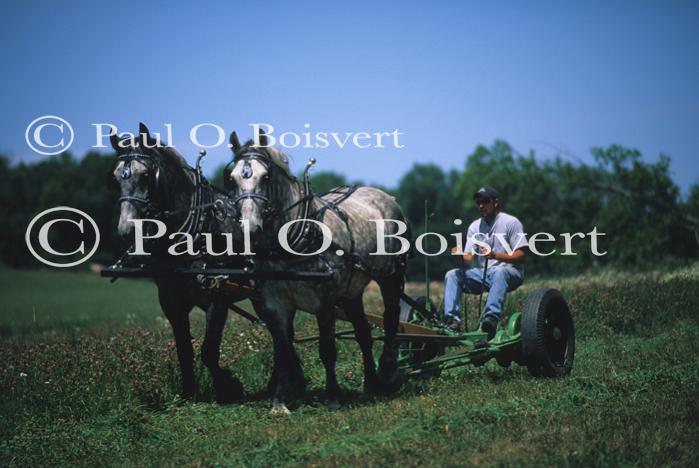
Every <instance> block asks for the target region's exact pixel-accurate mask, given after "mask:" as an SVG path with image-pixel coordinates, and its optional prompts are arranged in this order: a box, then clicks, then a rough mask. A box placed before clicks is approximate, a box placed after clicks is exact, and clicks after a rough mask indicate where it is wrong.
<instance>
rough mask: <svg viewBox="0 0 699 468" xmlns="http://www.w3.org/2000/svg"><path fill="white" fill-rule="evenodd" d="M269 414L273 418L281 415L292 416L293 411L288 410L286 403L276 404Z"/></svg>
mask: <svg viewBox="0 0 699 468" xmlns="http://www.w3.org/2000/svg"><path fill="white" fill-rule="evenodd" d="M269 414H271V415H272V416H279V415H281V414H291V411H289V408H287V407H286V405H285V404H284V403H274V405H273V406H272V410H271V411H270V412H269Z"/></svg>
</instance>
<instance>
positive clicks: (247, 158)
mask: <svg viewBox="0 0 699 468" xmlns="http://www.w3.org/2000/svg"><path fill="white" fill-rule="evenodd" d="M240 161H243V168H242V169H241V177H243V179H249V178H250V177H252V175H253V172H252V166H251V165H250V163H251V162H252V161H257V162H259V163H260V164H262V165H263V166H264V167H265V169H266V170H267V172H268V173H269V175H270V180H274V177H273V174H272V172H273V171H280V172H281V173H282V174H283V175H284V176H286V177H287V179H289V180H290V181H292V182H296V178H295V177H292V176H289V175H288V174H287V173H286V172H285V171H283V170H282V169H281V168H279V167H278V166H277V165H276V164H275V163H274V161H273V160H272V159H271V158H270V157H269V156H267V155H265V154H263V153H259V152H257V151H246V152H244V153H242V154H240V155H237V156H236V157H235V158H233V160H232V161H231V162H230V163H228V165H227V166H226V168H225V169H224V171H225V174H226V176H227V177H230V176H228V174H230V172H231V170H232V169H233V168H232V167H231V166H233V167H235V166H236V165H237V164H238V163H239V162H240ZM229 183H230V182H229ZM273 187H274V184H273V183H272V184H269V188H268V189H267V193H264V192H260V191H247V192H240V193H238V194H237V195H236V196H234V197H233V204H235V205H236V206H237V205H238V204H239V203H240V202H242V201H244V200H260V201H261V202H262V203H264V210H263V214H262V217H263V219H266V218H269V217H271V216H273V215H275V214H276V213H275V209H274V207H273V206H272V203H271V201H272V199H273V198H274V194H273V193H272V189H273Z"/></svg>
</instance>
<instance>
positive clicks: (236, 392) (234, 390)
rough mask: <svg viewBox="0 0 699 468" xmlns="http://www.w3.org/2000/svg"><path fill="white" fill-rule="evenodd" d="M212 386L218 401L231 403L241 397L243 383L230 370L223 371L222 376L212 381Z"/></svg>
mask: <svg viewBox="0 0 699 468" xmlns="http://www.w3.org/2000/svg"><path fill="white" fill-rule="evenodd" d="M214 387H215V390H216V401H217V402H218V403H223V404H226V403H233V402H235V401H238V400H240V399H241V398H242V397H243V393H244V390H243V384H242V383H241V382H240V380H238V379H237V378H235V377H233V376H232V375H231V373H230V372H225V373H223V375H222V377H221V378H219V379H217V381H216V382H215V383H214Z"/></svg>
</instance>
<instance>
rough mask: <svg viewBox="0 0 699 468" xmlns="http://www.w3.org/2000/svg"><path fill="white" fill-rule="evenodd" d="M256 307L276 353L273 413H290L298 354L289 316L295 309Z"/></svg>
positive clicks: (273, 374) (273, 375)
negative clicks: (292, 385)
mask: <svg viewBox="0 0 699 468" xmlns="http://www.w3.org/2000/svg"><path fill="white" fill-rule="evenodd" d="M260 305H261V306H260V307H256V308H255V310H256V311H257V312H258V314H259V317H260V318H261V319H262V320H263V321H264V322H265V324H266V325H267V329H268V330H269V333H270V334H271V335H272V347H273V354H274V371H273V373H272V379H273V380H274V388H273V389H272V397H273V400H272V401H273V402H272V411H271V412H272V414H289V413H290V411H289V409H288V408H287V406H286V405H287V404H288V403H289V401H290V399H291V385H290V370H291V367H292V366H293V362H294V358H293V356H295V355H296V352H295V350H294V347H293V345H292V342H291V340H289V327H288V321H289V317H290V316H293V311H286V312H287V313H284V312H280V311H274V310H271V309H270V308H269V307H267V306H266V305H263V304H260Z"/></svg>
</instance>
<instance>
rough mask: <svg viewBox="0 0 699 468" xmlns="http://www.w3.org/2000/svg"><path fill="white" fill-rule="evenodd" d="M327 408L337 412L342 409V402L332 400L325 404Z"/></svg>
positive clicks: (335, 399)
mask: <svg viewBox="0 0 699 468" xmlns="http://www.w3.org/2000/svg"><path fill="white" fill-rule="evenodd" d="M325 407H326V408H328V409H329V410H330V411H337V410H339V409H340V408H341V406H340V402H339V401H337V398H331V399H330V400H328V401H327V402H326V403H325Z"/></svg>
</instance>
